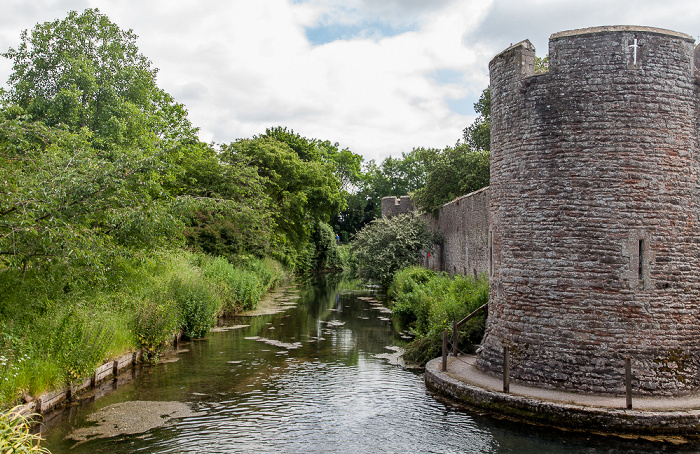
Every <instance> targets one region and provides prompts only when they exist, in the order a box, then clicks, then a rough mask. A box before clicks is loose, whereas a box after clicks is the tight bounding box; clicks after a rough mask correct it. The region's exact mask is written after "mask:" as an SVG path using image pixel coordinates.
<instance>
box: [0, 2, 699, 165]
mask: <svg viewBox="0 0 700 454" xmlns="http://www.w3.org/2000/svg"><path fill="white" fill-rule="evenodd" d="M86 8H99V10H100V11H101V12H102V13H104V14H106V15H107V16H109V18H110V19H111V20H112V21H113V22H115V23H116V24H117V25H119V26H120V27H121V28H123V29H129V28H131V29H132V30H133V31H134V32H135V33H136V34H137V35H138V36H139V39H138V46H139V48H140V50H141V52H142V53H143V54H144V55H145V56H146V57H148V58H149V59H150V60H151V61H152V62H153V65H154V66H155V67H157V68H159V69H160V72H159V75H158V85H159V86H160V87H161V88H163V89H164V90H165V91H167V92H168V93H170V94H171V95H173V96H174V97H175V99H176V100H177V101H178V102H181V103H183V104H185V106H187V108H188V110H189V112H190V119H191V120H192V122H193V124H195V125H196V126H198V127H199V128H201V134H200V138H201V139H202V140H205V141H207V142H209V141H215V142H217V143H225V142H230V141H233V140H235V139H237V138H242V137H251V136H252V135H254V134H259V133H262V132H264V131H265V128H267V127H270V126H286V127H289V128H292V129H294V130H295V131H296V132H298V133H300V134H301V135H303V136H306V137H309V138H317V139H323V140H331V141H333V142H339V143H340V146H341V147H342V148H345V147H347V148H350V149H351V150H352V151H354V152H355V153H358V154H361V155H363V156H364V157H365V159H367V160H369V159H376V160H381V159H383V158H385V157H386V156H389V155H392V156H399V155H400V154H401V152H408V151H410V150H411V149H412V148H414V147H419V146H423V147H439V148H442V147H444V146H446V145H453V144H454V143H455V142H456V141H457V139H459V138H460V137H461V131H462V129H463V128H464V127H465V126H466V125H468V124H469V123H471V122H472V121H473V120H474V118H475V113H474V110H473V104H474V102H475V101H476V100H477V99H478V97H479V94H480V93H481V91H482V90H483V89H484V88H485V87H486V86H487V85H488V62H489V60H490V59H491V58H492V57H493V56H494V55H495V54H496V53H498V52H499V51H501V50H503V49H505V48H506V47H508V46H509V45H510V44H511V43H516V42H518V41H521V40H523V39H526V38H527V39H530V41H532V43H533V44H534V45H535V47H536V48H537V54H538V55H539V56H544V55H546V54H547V40H548V38H549V36H550V35H551V34H552V33H555V32H558V31H562V30H570V29H575V28H584V27H591V26H596V25H648V26H654V27H661V28H668V29H672V30H676V31H680V32H684V33H687V34H690V35H692V36H693V37H695V38H696V40H698V38H699V37H700V2H698V1H694V0H665V1H659V0H634V1H632V0H625V1H619V0H587V1H580V0H576V1H569V0H200V1H185V0H112V1H109V0H2V2H0V51H5V50H7V49H8V48H10V47H15V46H17V45H18V43H19V37H20V32H21V31H22V30H24V29H31V28H32V27H34V25H35V24H37V23H39V22H44V21H50V20H54V19H58V18H63V17H65V16H66V14H67V12H68V11H70V10H76V11H83V10H84V9H86ZM10 71H11V65H10V62H9V61H8V60H7V59H4V58H1V57H0V83H2V85H4V83H5V81H7V78H8V76H9V74H10Z"/></svg>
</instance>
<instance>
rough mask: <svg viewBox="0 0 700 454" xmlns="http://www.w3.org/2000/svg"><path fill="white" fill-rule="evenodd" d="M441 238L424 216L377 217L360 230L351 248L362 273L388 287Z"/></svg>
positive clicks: (361, 275)
mask: <svg viewBox="0 0 700 454" xmlns="http://www.w3.org/2000/svg"><path fill="white" fill-rule="evenodd" d="M438 242H439V238H438V237H437V236H436V235H435V233H433V232H432V231H431V230H430V227H429V226H428V222H427V221H426V220H425V219H423V218H421V217H418V216H414V215H412V214H406V215H399V216H392V217H391V218H380V219H375V220H374V221H372V222H371V223H370V224H368V225H366V226H365V227H364V228H363V229H362V230H360V231H359V232H358V233H357V235H356V236H355V239H354V240H353V242H352V245H351V249H352V252H353V253H354V254H355V258H356V260H357V263H358V266H359V274H360V277H361V278H363V279H368V280H371V281H373V282H377V283H379V284H380V285H382V286H383V287H384V288H388V287H389V284H391V281H392V280H393V279H394V274H395V273H396V272H397V271H398V270H400V269H402V268H405V267H407V266H411V265H417V264H418V263H419V262H420V259H421V257H422V253H423V252H430V251H431V250H432V247H433V246H434V245H435V244H437V243H438Z"/></svg>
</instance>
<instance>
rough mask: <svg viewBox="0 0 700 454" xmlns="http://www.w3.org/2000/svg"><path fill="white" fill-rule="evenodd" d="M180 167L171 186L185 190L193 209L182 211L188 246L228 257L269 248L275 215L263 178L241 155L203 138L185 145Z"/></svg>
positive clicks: (264, 251)
mask: <svg viewBox="0 0 700 454" xmlns="http://www.w3.org/2000/svg"><path fill="white" fill-rule="evenodd" d="M177 164H178V165H179V168H180V170H181V172H180V173H179V174H178V176H177V178H176V180H175V181H174V182H173V184H172V186H171V187H170V188H169V189H170V191H171V192H172V193H174V194H178V195H179V196H181V197H182V196H187V197H189V198H191V199H193V200H194V201H196V203H193V207H192V208H193V210H192V211H190V212H187V213H185V215H184V216H185V221H186V222H187V228H186V229H185V237H186V238H187V240H188V243H189V245H190V247H192V248H193V249H195V250H198V251H204V252H207V253H209V254H212V255H221V256H224V257H229V258H230V257H232V256H234V255H236V254H242V253H252V254H254V255H257V256H260V257H262V256H264V255H266V254H267V253H268V252H269V248H270V243H271V241H272V233H273V227H274V221H273V219H272V208H271V206H270V197H269V196H268V194H267V193H266V192H265V182H266V180H265V179H264V178H263V177H261V176H260V175H259V174H258V171H257V170H258V169H257V167H255V166H253V165H250V160H249V159H248V158H247V157H245V156H240V155H235V154H234V155H232V154H222V155H219V154H218V153H217V152H216V150H215V149H214V148H213V147H212V146H210V145H206V144H203V143H197V144H194V145H189V146H186V147H184V153H182V155H181V158H180V159H179V160H178V162H177Z"/></svg>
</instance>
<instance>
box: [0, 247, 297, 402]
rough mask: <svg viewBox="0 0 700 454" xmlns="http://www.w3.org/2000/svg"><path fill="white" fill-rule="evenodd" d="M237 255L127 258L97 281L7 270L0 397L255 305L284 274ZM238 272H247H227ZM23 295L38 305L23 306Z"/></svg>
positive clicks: (152, 351) (44, 386)
mask: <svg viewBox="0 0 700 454" xmlns="http://www.w3.org/2000/svg"><path fill="white" fill-rule="evenodd" d="M238 262H239V263H232V262H229V261H228V260H225V259H223V258H213V257H211V256H207V255H204V254H195V253H190V252H185V251H179V252H166V253H160V254H156V255H154V256H153V257H149V258H143V259H142V260H124V261H121V262H119V263H118V266H117V268H115V269H114V270H111V272H109V273H108V274H106V275H105V276H104V277H102V278H100V280H96V279H95V278H94V276H89V275H82V276H79V277H80V279H76V276H75V275H71V277H70V278H69V279H65V278H61V276H60V275H52V274H50V273H49V272H47V271H45V270H39V271H36V270H33V269H32V270H30V271H29V272H27V275H26V276H25V278H24V280H22V278H21V271H12V270H4V271H2V272H1V273H0V316H1V319H2V320H11V322H4V324H3V325H2V326H0V327H1V328H2V329H1V330H0V336H1V337H0V342H2V345H0V346H1V347H2V352H3V353H2V356H0V402H2V403H5V404H8V403H11V402H14V401H15V400H17V399H18V398H19V397H21V394H22V393H29V394H32V395H36V394H37V393H40V392H42V391H45V390H48V389H51V388H53V387H57V386H62V385H64V384H66V383H68V382H71V381H73V380H75V379H78V378H85V377H86V376H88V375H89V373H90V372H91V371H93V370H94V368H95V367H96V366H98V365H100V364H102V362H103V361H104V360H106V359H107V358H110V357H114V356H116V355H118V354H120V353H122V352H124V351H128V350H131V349H135V348H142V349H143V350H144V356H145V358H146V360H148V361H151V362H153V361H156V360H157V359H158V356H159V355H160V354H161V353H162V351H163V349H164V348H165V347H166V346H167V345H168V344H169V343H170V342H171V341H172V339H173V335H174V334H175V333H176V332H177V331H178V330H180V331H182V333H183V335H184V336H186V337H189V338H200V337H203V336H204V335H205V334H206V333H207V332H208V331H209V329H210V328H211V326H212V324H213V322H214V321H215V317H216V316H217V315H219V314H224V313H236V312H240V311H242V310H244V309H251V308H254V307H255V305H256V304H257V299H255V298H258V299H259V297H260V295H262V294H263V293H264V292H265V290H266V289H267V288H269V286H272V285H274V284H275V283H276V282H278V281H279V280H281V279H283V278H284V277H285V275H284V270H283V268H282V267H281V265H280V264H279V263H277V262H275V261H273V260H269V259H266V260H261V259H256V258H253V257H241V258H240V260H239V261H238ZM235 275H245V276H249V280H247V281H246V280H226V277H228V276H235ZM13 276H14V279H12V277H13ZM96 284H99V285H96ZM251 294H252V296H251ZM231 295H248V296H247V297H246V299H242V298H238V299H234V298H232V296H231ZM25 300H26V301H32V302H33V303H34V304H29V305H26V306H23V305H21V304H18V302H20V301H25Z"/></svg>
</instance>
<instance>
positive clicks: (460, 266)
mask: <svg viewBox="0 0 700 454" xmlns="http://www.w3.org/2000/svg"><path fill="white" fill-rule="evenodd" d="M427 219H428V221H429V222H430V226H431V227H432V229H433V230H436V231H438V232H440V233H441V234H442V237H443V243H442V245H441V247H440V248H439V249H438V250H436V251H434V252H433V253H431V254H430V257H429V258H427V263H426V265H427V267H428V268H430V269H432V270H436V271H447V272H448V273H452V274H463V275H465V276H470V275H473V276H476V275H478V274H482V273H485V272H486V270H487V269H488V263H489V261H488V259H489V256H488V250H489V188H484V189H480V190H478V191H475V192H472V193H471V194H467V195H465V196H462V197H458V198H456V199H455V200H453V201H452V202H449V203H446V204H445V205H443V206H442V208H440V211H439V213H438V217H437V218H433V217H432V216H428V217H427Z"/></svg>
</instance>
